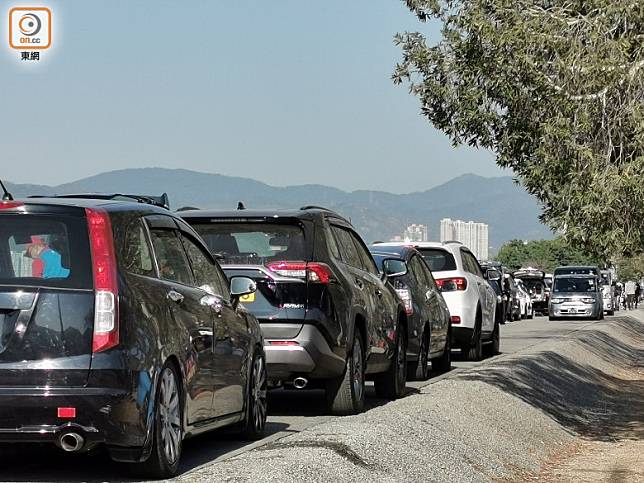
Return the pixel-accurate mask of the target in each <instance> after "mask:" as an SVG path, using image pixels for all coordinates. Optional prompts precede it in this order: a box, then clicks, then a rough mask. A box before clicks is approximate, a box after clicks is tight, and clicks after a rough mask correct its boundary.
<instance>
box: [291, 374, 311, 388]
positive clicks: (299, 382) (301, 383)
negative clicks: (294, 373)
mask: <svg viewBox="0 0 644 483" xmlns="http://www.w3.org/2000/svg"><path fill="white" fill-rule="evenodd" d="M308 383H309V381H308V379H306V378H304V377H296V378H295V380H294V381H293V387H295V389H304V388H305V387H306V385H307V384H308Z"/></svg>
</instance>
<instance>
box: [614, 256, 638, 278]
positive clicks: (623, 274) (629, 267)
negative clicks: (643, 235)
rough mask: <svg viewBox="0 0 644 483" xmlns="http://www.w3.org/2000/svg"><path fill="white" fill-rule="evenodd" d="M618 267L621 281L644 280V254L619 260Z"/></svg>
mask: <svg viewBox="0 0 644 483" xmlns="http://www.w3.org/2000/svg"><path fill="white" fill-rule="evenodd" d="M616 265H617V276H618V277H619V278H620V280H642V279H644V254H640V255H637V256H633V257H621V258H618V259H617V263H616Z"/></svg>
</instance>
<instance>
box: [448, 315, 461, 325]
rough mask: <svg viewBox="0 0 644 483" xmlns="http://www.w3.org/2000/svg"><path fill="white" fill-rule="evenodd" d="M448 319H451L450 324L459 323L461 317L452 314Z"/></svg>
mask: <svg viewBox="0 0 644 483" xmlns="http://www.w3.org/2000/svg"><path fill="white" fill-rule="evenodd" d="M450 320H451V321H452V324H460V323H461V318H460V317H459V316H458V315H452V316H451V317H450Z"/></svg>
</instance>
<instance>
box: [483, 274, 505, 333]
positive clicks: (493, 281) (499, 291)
mask: <svg viewBox="0 0 644 483" xmlns="http://www.w3.org/2000/svg"><path fill="white" fill-rule="evenodd" d="M481 268H482V269H483V270H485V271H486V272H487V273H493V272H490V270H495V271H496V273H495V274H494V276H493V277H488V280H487V282H488V283H489V284H490V287H492V290H494V293H495V294H496V309H495V316H494V318H495V320H498V321H499V323H500V324H505V314H506V306H507V303H508V298H507V296H505V294H504V293H503V273H502V272H501V270H502V267H501V264H500V263H496V262H483V263H482V264H481Z"/></svg>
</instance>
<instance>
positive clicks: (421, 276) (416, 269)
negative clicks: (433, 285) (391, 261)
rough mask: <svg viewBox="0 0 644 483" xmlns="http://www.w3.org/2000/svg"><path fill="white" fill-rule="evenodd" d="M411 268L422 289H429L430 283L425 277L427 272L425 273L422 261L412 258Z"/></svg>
mask: <svg viewBox="0 0 644 483" xmlns="http://www.w3.org/2000/svg"><path fill="white" fill-rule="evenodd" d="M409 268H410V270H411V272H412V275H413V276H414V278H415V279H416V281H417V282H418V284H419V285H421V287H428V285H429V281H428V280H427V277H425V272H424V271H423V267H422V266H421V261H420V259H419V258H418V257H412V259H411V261H410V262H409Z"/></svg>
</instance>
